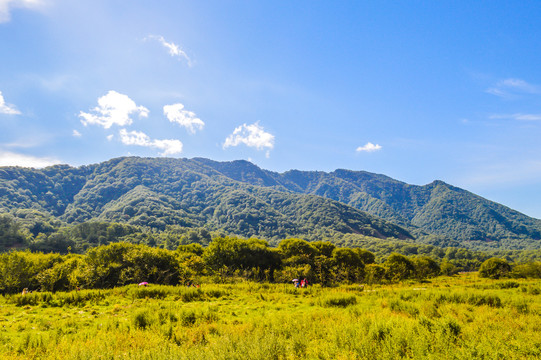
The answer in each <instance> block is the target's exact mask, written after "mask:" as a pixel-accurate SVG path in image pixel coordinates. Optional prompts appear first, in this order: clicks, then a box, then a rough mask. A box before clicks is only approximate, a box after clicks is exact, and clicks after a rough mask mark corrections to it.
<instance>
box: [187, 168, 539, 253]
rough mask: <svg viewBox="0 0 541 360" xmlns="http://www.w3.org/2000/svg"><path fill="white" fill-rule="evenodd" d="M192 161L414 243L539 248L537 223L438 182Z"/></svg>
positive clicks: (348, 172) (359, 173)
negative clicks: (403, 233) (338, 207)
mask: <svg viewBox="0 0 541 360" xmlns="http://www.w3.org/2000/svg"><path fill="white" fill-rule="evenodd" d="M196 160H197V161H199V162H201V163H204V164H205V165H207V166H209V167H212V168H213V169H216V170H217V171H220V172H221V173H222V174H224V175H226V176H228V177H230V178H233V179H235V180H238V181H243V182H246V183H249V184H253V185H258V186H267V187H272V188H275V189H281V190H289V191H292V192H295V193H302V194H313V195H319V196H322V197H326V198H329V199H333V200H336V201H339V202H341V203H344V204H347V205H350V206H352V207H354V208H356V209H359V210H362V211H366V212H368V213H370V214H372V215H376V216H378V217H380V218H382V219H385V220H388V221H390V222H393V223H395V224H397V225H400V226H402V227H404V228H406V229H408V230H409V231H410V232H411V233H412V234H413V235H414V236H416V237H417V238H418V239H419V240H423V241H425V242H429V243H432V244H436V245H442V246H445V245H449V244H452V245H460V246H466V247H486V248H490V247H492V248H500V247H501V248H510V249H511V248H539V247H540V246H541V241H540V238H541V220H538V219H534V218H531V217H528V216H526V215H524V214H522V213H520V212H518V211H515V210H512V209H510V208H508V207H506V206H503V205H500V204H498V203H495V202H492V201H489V200H487V199H484V198H482V197H480V196H477V195H475V194H473V193H471V192H468V191H466V190H463V189H460V188H457V187H454V186H451V185H449V184H446V183H444V182H443V181H434V182H432V183H430V184H428V185H424V186H417V185H409V184H406V183H403V182H400V181H397V180H394V179H391V178H389V177H387V176H384V175H379V174H373V173H369V172H365V171H351V170H336V171H333V172H331V173H326V172H321V171H298V170H291V171H288V172H285V173H282V174H279V173H276V172H270V171H265V170H261V169H259V168H258V167H257V166H255V165H253V164H251V163H249V162H247V161H242V160H240V161H232V162H222V163H219V162H215V161H212V160H208V159H196ZM457 242H458V244H457Z"/></svg>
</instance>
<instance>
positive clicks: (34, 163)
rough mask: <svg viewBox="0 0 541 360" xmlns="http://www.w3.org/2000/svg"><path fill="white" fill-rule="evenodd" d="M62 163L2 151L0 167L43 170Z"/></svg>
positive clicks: (52, 159) (48, 158) (45, 158)
mask: <svg viewBox="0 0 541 360" xmlns="http://www.w3.org/2000/svg"><path fill="white" fill-rule="evenodd" d="M60 162H61V161H60V160H58V159H55V158H50V157H36V156H31V155H24V154H17V153H13V152H10V151H2V150H0V166H23V167H32V168H43V167H46V166H51V165H54V164H60Z"/></svg>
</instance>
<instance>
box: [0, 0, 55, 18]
mask: <svg viewBox="0 0 541 360" xmlns="http://www.w3.org/2000/svg"><path fill="white" fill-rule="evenodd" d="M44 4H45V1H44V0H0V23H3V22H8V21H10V20H11V10H12V9H13V8H26V9H38V8H40V7H42V6H43V5H44Z"/></svg>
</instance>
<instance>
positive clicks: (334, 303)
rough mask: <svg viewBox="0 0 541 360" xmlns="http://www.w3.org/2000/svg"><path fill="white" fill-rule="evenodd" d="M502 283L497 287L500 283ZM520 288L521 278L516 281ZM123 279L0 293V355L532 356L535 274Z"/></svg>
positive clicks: (537, 353) (538, 351)
mask: <svg viewBox="0 0 541 360" xmlns="http://www.w3.org/2000/svg"><path fill="white" fill-rule="evenodd" d="M501 284H503V285H501ZM516 284H518V286H516ZM516 284H512V285H511V284H506V283H504V282H497V281H493V280H484V279H481V280H480V279H478V278H477V277H476V276H475V275H471V274H468V275H462V276H460V277H456V278H441V279H437V280H435V281H433V282H432V283H430V284H423V285H422V287H419V284H403V285H393V286H378V287H376V288H372V289H370V291H361V290H360V289H354V288H352V287H337V288H332V289H325V288H320V287H317V286H315V287H311V288H309V289H294V288H293V287H292V286H285V285H277V284H251V283H238V284H223V285H212V286H210V285H209V286H206V285H203V286H202V287H201V288H187V287H173V286H149V287H148V288H143V287H137V286H126V287H122V288H116V289H111V290H105V291H103V290H102V291H93V290H83V291H79V292H70V293H60V292H58V293H54V294H51V293H32V294H27V295H24V296H22V295H17V296H11V297H5V298H0V358H11V359H29V358H30V359H31V358H34V359H96V358H104V359H105V358H107V359H172V358H178V359H203V358H204V359H366V358H370V359H398V358H415V359H536V358H541V338H539V332H540V331H541V327H540V324H541V321H540V320H541V296H540V295H539V294H538V293H535V291H531V290H530V289H537V288H539V287H540V285H541V283H540V282H539V281H528V280H517V282H516Z"/></svg>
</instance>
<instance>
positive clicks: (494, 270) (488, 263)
mask: <svg viewBox="0 0 541 360" xmlns="http://www.w3.org/2000/svg"><path fill="white" fill-rule="evenodd" d="M510 271H511V265H509V263H508V262H507V261H506V260H504V259H500V258H495V257H493V258H490V259H488V260H485V261H484V262H483V263H482V264H481V267H479V275H480V276H481V277H485V278H490V279H499V278H501V277H504V276H507V275H508V274H509V272H510Z"/></svg>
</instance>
